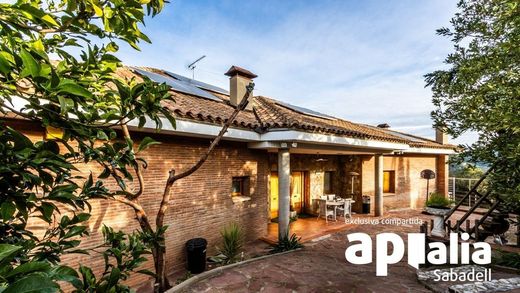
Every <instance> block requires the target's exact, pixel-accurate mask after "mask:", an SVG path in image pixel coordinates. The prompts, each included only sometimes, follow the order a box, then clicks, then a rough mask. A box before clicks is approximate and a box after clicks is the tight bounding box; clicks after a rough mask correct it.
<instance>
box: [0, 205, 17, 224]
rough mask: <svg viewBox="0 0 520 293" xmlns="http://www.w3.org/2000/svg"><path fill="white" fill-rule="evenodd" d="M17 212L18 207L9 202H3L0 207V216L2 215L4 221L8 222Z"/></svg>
mask: <svg viewBox="0 0 520 293" xmlns="http://www.w3.org/2000/svg"><path fill="white" fill-rule="evenodd" d="M15 211H16V206H15V205H14V203H12V202H9V201H6V202H3V203H2V205H1V206H0V215H2V219H3V220H4V221H6V222H7V221H8V220H9V219H11V217H12V216H13V214H14V212H15Z"/></svg>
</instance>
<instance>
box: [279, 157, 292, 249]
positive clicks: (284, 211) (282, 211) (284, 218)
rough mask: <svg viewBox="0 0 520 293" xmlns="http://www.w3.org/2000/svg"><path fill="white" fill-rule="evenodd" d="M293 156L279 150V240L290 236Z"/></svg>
mask: <svg viewBox="0 0 520 293" xmlns="http://www.w3.org/2000/svg"><path fill="white" fill-rule="evenodd" d="M290 186H291V156H290V153H289V149H288V148H284V149H278V239H279V240H280V239H282V238H283V237H285V236H286V235H288V234H289V217H290V215H289V214H290V211H289V210H290V205H291V195H290V193H291V192H290Z"/></svg>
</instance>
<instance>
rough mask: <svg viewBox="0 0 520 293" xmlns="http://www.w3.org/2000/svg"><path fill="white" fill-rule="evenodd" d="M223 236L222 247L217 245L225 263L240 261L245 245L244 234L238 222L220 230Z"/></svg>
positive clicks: (220, 256) (220, 257)
mask: <svg viewBox="0 0 520 293" xmlns="http://www.w3.org/2000/svg"><path fill="white" fill-rule="evenodd" d="M220 235H221V236H222V247H221V248H220V247H217V250H218V252H219V254H220V255H219V256H217V257H218V258H217V259H220V260H221V261H218V262H222V263H223V264H230V263H234V262H237V261H239V255H240V250H241V249H242V246H243V245H244V235H243V233H242V229H241V228H240V226H238V224H237V223H232V224H229V225H228V226H226V227H224V228H223V229H222V230H221V231H220Z"/></svg>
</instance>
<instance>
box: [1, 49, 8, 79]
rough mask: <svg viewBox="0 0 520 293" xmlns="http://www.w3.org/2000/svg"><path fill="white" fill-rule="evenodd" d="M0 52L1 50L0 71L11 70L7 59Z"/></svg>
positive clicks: (5, 72) (6, 71)
mask: <svg viewBox="0 0 520 293" xmlns="http://www.w3.org/2000/svg"><path fill="white" fill-rule="evenodd" d="M1 53H2V52H0V72H2V73H3V74H7V73H8V72H9V71H11V64H9V61H8V60H7V59H6V58H5V57H4V56H3V54H1Z"/></svg>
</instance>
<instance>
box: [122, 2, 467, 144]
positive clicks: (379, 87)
mask: <svg viewBox="0 0 520 293" xmlns="http://www.w3.org/2000/svg"><path fill="white" fill-rule="evenodd" d="M455 11H456V1H453V0H429V1H426V0H425V1H412V0H409V1H407V0H389V1H382V0H380V1H238V0H237V1H231V0H229V1H226V0H224V1H188V0H174V1H172V2H171V3H169V4H167V5H166V8H165V10H164V11H163V12H162V13H161V14H160V15H158V16H156V17H155V18H153V19H148V20H147V25H146V27H145V28H143V31H144V32H145V33H146V34H147V35H148V36H149V37H150V38H151V40H152V42H153V43H152V44H141V49H142V51H141V52H136V51H133V50H132V49H130V48H129V47H125V46H123V47H122V48H121V49H122V50H121V51H120V53H119V55H118V56H119V57H120V58H121V59H122V60H123V62H124V63H126V64H128V65H146V66H153V67H158V68H163V69H168V70H171V71H174V72H177V73H179V74H183V75H187V76H190V75H191V72H190V71H189V70H187V68H186V66H187V65H188V64H189V63H190V62H192V61H194V60H195V59H197V58H198V57H200V56H202V55H207V57H206V58H205V59H203V60H202V61H201V62H200V63H199V64H198V66H197V69H196V71H195V78H196V79H198V80H201V81H205V82H208V83H212V84H215V85H218V86H220V87H224V88H228V79H227V77H226V76H224V75H223V73H224V72H226V70H227V69H228V68H229V67H230V66H231V65H238V66H241V67H244V68H246V69H249V70H251V71H253V72H254V73H256V74H257V75H258V76H259V77H258V78H257V79H256V80H255V83H256V87H255V94H257V95H265V96H269V97H273V98H275V99H279V100H283V101H286V102H289V103H292V104H297V105H300V106H304V107H307V108H311V109H314V110H317V111H320V112H324V113H327V114H331V115H334V116H337V117H341V118H343V119H347V120H352V121H355V122H364V123H369V124H378V123H383V122H386V123H388V124H390V125H391V126H392V127H393V128H395V129H398V130H402V131H406V132H410V133H415V134H419V135H422V136H430V137H431V136H433V130H432V129H431V120H430V118H429V113H430V112H431V110H432V109H433V106H432V104H431V92H430V90H429V89H425V88H424V78H423V75H424V74H426V73H428V72H431V71H432V70H435V69H438V68H442V67H443V63H442V61H443V60H444V58H445V56H446V55H447V54H448V53H450V52H451V44H450V42H449V40H447V39H445V38H442V37H440V36H437V35H436V34H435V30H436V29H437V28H440V27H442V26H447V25H448V24H449V19H450V18H451V16H452V15H453V14H454V12H455ZM470 140H471V138H467V137H466V138H462V139H458V140H457V141H456V142H467V141H470Z"/></svg>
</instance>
